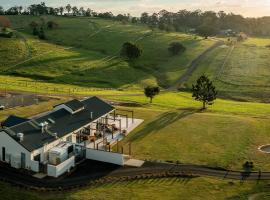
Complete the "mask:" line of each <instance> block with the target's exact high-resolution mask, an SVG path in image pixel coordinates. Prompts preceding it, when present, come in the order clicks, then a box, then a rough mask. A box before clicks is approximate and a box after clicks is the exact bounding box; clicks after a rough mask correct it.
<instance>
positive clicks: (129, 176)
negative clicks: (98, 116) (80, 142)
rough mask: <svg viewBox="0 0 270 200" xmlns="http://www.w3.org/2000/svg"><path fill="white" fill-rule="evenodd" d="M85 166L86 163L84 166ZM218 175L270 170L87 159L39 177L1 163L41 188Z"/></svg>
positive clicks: (16, 179) (1, 173)
mask: <svg viewBox="0 0 270 200" xmlns="http://www.w3.org/2000/svg"><path fill="white" fill-rule="evenodd" d="M81 165H82V166H81ZM199 176H202V177H215V178H221V179H229V180H240V181H259V180H270V172H261V175H259V173H258V172H243V171H227V170H223V169H214V168H210V167H207V166H199V165H189V164H173V163H165V162H149V161H146V162H144V164H143V165H142V166H141V167H128V166H125V167H119V166H116V165H112V164H107V163H101V162H96V161H91V160H86V161H85V162H84V163H82V164H80V165H79V166H77V170H75V171H74V172H73V173H72V174H71V175H69V176H65V177H61V178H58V179H53V178H49V179H48V178H45V179H39V178H35V177H33V176H31V175H28V174H25V173H22V172H20V171H19V170H17V169H14V168H10V167H8V166H6V165H3V164H0V180H1V181H4V182H8V183H12V184H15V185H19V186H23V187H27V188H29V187H30V188H33V189H39V188H41V187H42V188H46V189H53V188H54V189H59V188H62V189H70V188H78V187H82V186H86V185H91V184H106V183H109V182H118V181H130V180H135V179H152V178H163V177H190V178H192V177H199Z"/></svg>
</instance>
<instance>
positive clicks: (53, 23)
mask: <svg viewBox="0 0 270 200" xmlns="http://www.w3.org/2000/svg"><path fill="white" fill-rule="evenodd" d="M57 27H58V24H57V23H56V22H54V21H48V22H47V28H48V29H53V28H57Z"/></svg>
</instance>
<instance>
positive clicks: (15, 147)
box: [0, 131, 32, 169]
mask: <svg viewBox="0 0 270 200" xmlns="http://www.w3.org/2000/svg"><path fill="white" fill-rule="evenodd" d="M2 147H5V149H6V162H8V163H11V161H12V163H13V165H14V166H13V167H18V165H17V166H15V165H16V164H15V162H14V161H15V160H17V161H18V162H19V164H20V159H21V153H24V154H25V167H26V169H31V164H32V160H31V154H30V152H29V151H28V150H26V149H25V148H24V147H23V146H21V145H20V144H19V143H18V142H17V141H15V140H14V139H13V138H11V137H10V136H9V135H8V134H7V133H6V132H4V131H1V132H0V160H1V161H3V160H2V159H3V158H2ZM9 155H10V157H11V159H10V160H9Z"/></svg>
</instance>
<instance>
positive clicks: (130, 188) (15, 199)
mask: <svg viewBox="0 0 270 200" xmlns="http://www.w3.org/2000/svg"><path fill="white" fill-rule="evenodd" d="M268 184H269V183H268V182H260V183H256V182H252V183H247V182H244V183H240V182H237V181H230V182H229V181H226V180H215V179H210V178H194V179H179V178H171V179H152V180H140V181H132V182H122V183H121V182H120V183H112V184H106V185H104V186H99V187H88V188H85V189H81V190H78V191H71V192H61V193H46V194H45V193H37V192H32V191H31V192H30V191H25V190H22V189H18V188H14V187H12V186H10V185H8V184H4V183H0V186H1V189H0V196H1V197H2V198H3V199H5V200H21V199H28V200H52V199H53V200H81V199H84V200H94V199H95V200H103V199H112V200H116V199H119V200H124V199H132V200H137V199H149V200H155V199H164V200H165V199H166V200H201V199H204V198H207V199H208V200H224V199H225V200H246V199H248V197H251V196H253V195H254V194H257V193H258V194H261V195H260V196H257V198H254V200H263V199H267V197H269V196H268V195H269V193H268V195H267V193H262V192H266V191H267V190H268V187H267V185H268ZM263 196H264V197H265V198H264V197H263Z"/></svg>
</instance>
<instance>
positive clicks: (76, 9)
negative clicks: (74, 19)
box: [72, 6, 79, 15]
mask: <svg viewBox="0 0 270 200" xmlns="http://www.w3.org/2000/svg"><path fill="white" fill-rule="evenodd" d="M72 12H73V15H77V14H78V12H79V10H78V8H77V6H73V7H72Z"/></svg>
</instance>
